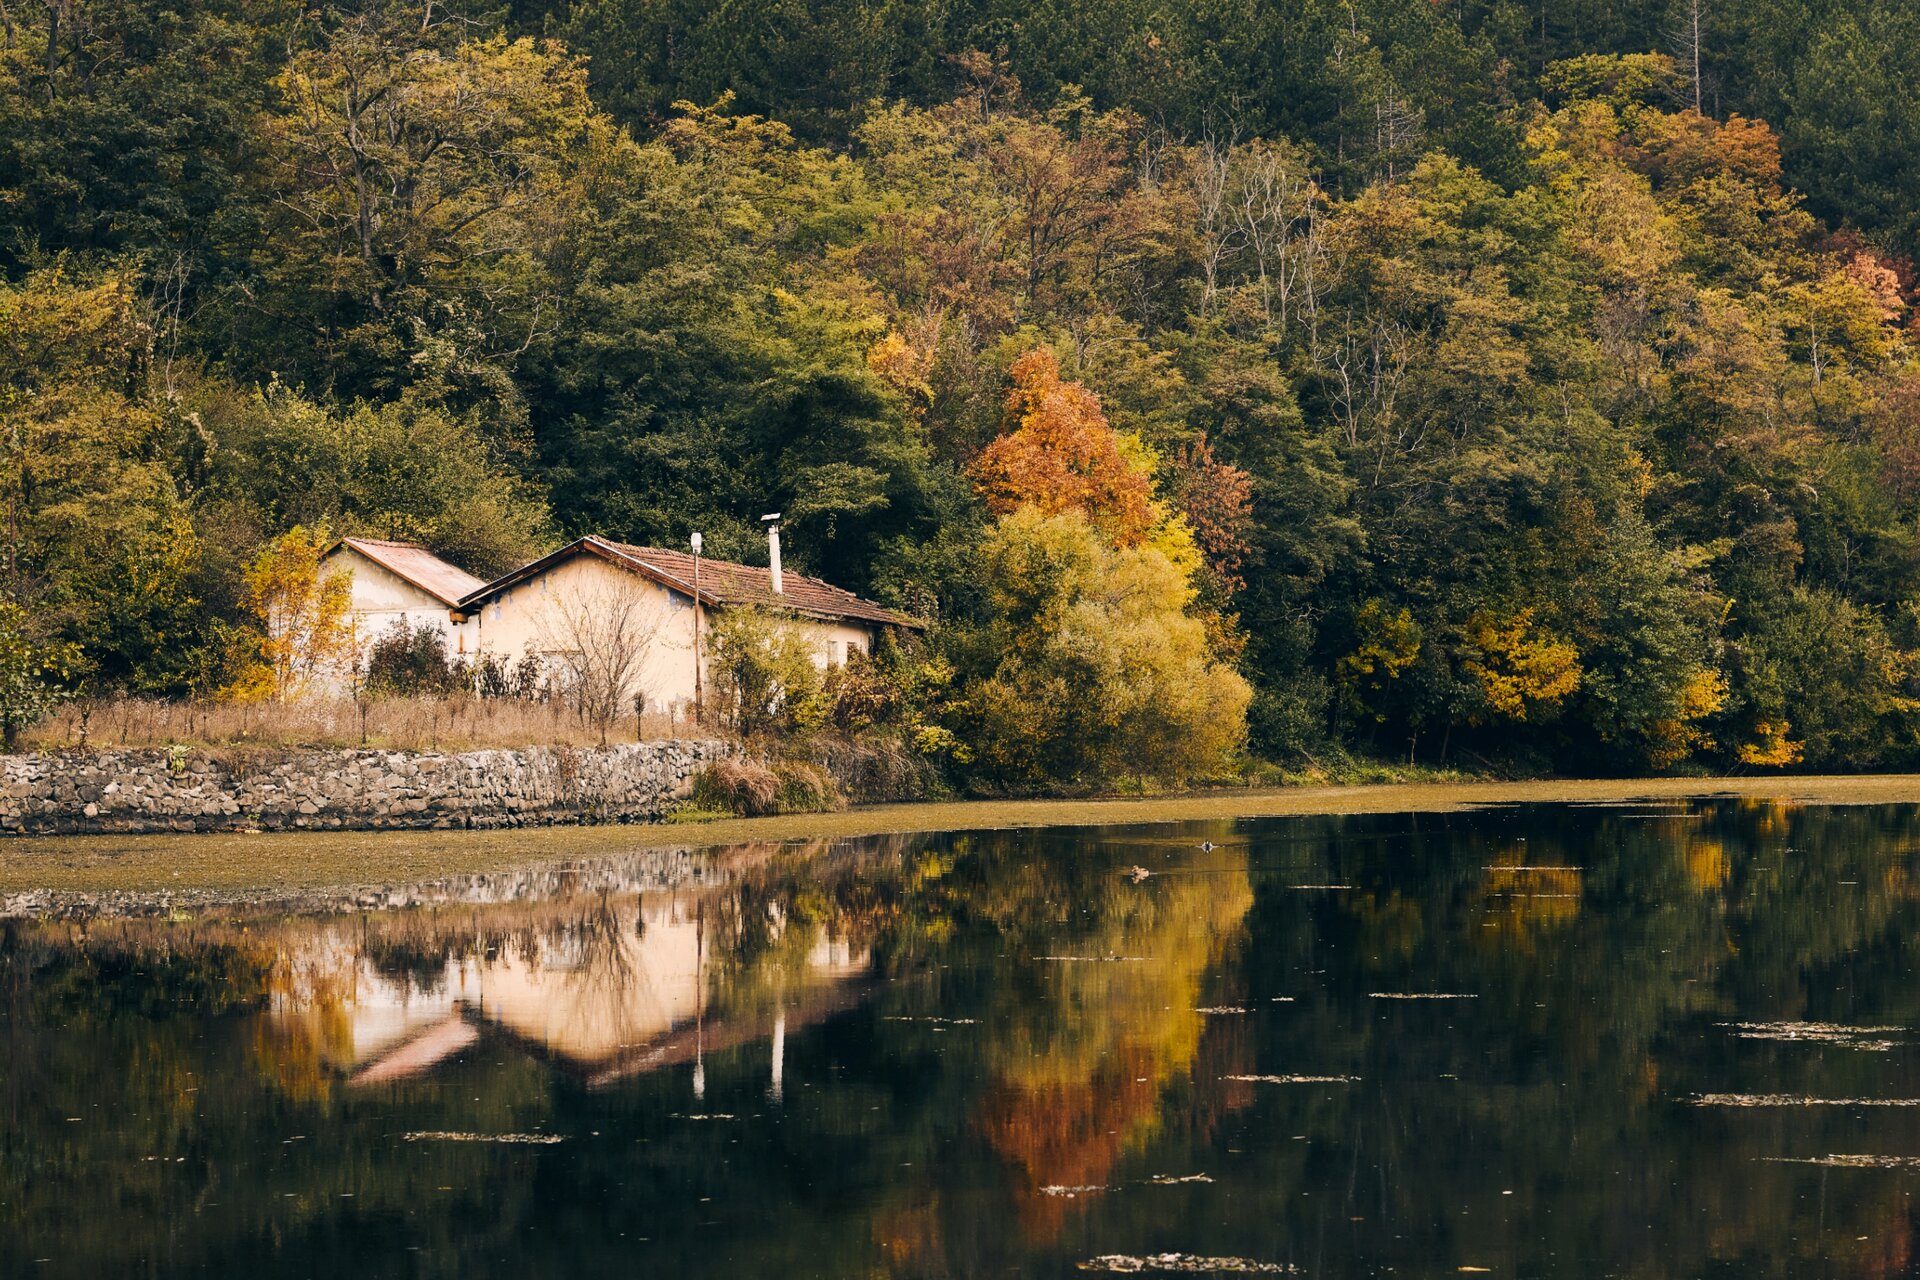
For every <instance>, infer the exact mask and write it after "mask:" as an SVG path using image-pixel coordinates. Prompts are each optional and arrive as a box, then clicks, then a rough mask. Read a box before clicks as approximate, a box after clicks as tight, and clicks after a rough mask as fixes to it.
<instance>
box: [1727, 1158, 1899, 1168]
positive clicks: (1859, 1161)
mask: <svg viewBox="0 0 1920 1280" xmlns="http://www.w3.org/2000/svg"><path fill="white" fill-rule="evenodd" d="M1761 1161H1762V1163H1765V1164H1817V1165H1820V1166H1821V1167H1823V1168H1827V1169H1920V1156H1864V1155H1850V1156H1843V1155H1832V1156H1762V1157H1761Z"/></svg>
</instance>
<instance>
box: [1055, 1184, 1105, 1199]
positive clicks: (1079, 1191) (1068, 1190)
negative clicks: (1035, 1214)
mask: <svg viewBox="0 0 1920 1280" xmlns="http://www.w3.org/2000/svg"><path fill="white" fill-rule="evenodd" d="M1105 1190H1106V1188H1105V1187H1098V1186H1095V1187H1042V1188H1040V1194H1041V1195H1043V1196H1063V1197H1065V1198H1066V1199H1069V1200H1071V1199H1073V1197H1075V1196H1090V1195H1093V1194H1095V1193H1096V1192H1100V1191H1105Z"/></svg>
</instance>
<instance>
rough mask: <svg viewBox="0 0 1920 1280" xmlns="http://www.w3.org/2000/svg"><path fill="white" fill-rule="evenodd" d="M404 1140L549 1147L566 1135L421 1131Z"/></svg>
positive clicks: (562, 1139)
mask: <svg viewBox="0 0 1920 1280" xmlns="http://www.w3.org/2000/svg"><path fill="white" fill-rule="evenodd" d="M402 1140H403V1141H406V1142H505V1143H514V1144H519V1145H523V1146H538V1147H549V1146H552V1145H553V1144H554V1143H556V1142H565V1141H566V1140H567V1139H566V1136H565V1135H564V1134H558V1133H455V1132H433V1131H422V1132H419V1133H409V1134H406V1135H404V1137H403V1139H402Z"/></svg>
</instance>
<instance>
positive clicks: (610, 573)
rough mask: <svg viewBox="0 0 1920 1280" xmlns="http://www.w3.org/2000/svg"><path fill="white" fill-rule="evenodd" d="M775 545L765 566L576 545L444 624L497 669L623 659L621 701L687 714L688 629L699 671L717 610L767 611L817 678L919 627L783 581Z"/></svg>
mask: <svg viewBox="0 0 1920 1280" xmlns="http://www.w3.org/2000/svg"><path fill="white" fill-rule="evenodd" d="M779 538H780V533H779V527H778V526H777V525H773V526H770V527H769V529H768V551H769V561H770V563H769V565H768V567H765V568H761V567H756V566H753V565H744V564H734V563H731V562H728V561H725V560H710V559H706V558H704V557H695V556H694V555H692V554H691V553H689V552H685V551H668V550H663V549H661V548H658V547H636V546H630V545H628V544H626V543H621V542H613V541H610V540H608V539H605V538H599V537H591V536H590V537H585V538H581V539H578V540H577V541H574V542H570V543H568V544H567V545H566V546H564V547H562V548H560V549H559V550H558V551H555V552H553V553H552V554H551V555H547V556H542V557H541V558H540V559H538V560H535V561H533V562H532V563H531V564H527V565H524V566H522V567H521V568H519V569H516V570H514V571H513V572H511V573H509V574H507V575H505V576H504V577H501V578H498V579H496V580H494V581H493V582H490V583H487V584H486V585H485V586H484V587H482V588H480V589H479V590H477V591H475V592H473V593H472V594H470V595H468V596H467V597H466V598H465V599H463V600H462V601H461V602H460V604H459V607H458V609H457V610H456V612H455V613H454V615H453V616H454V619H455V625H456V626H457V627H458V628H459V629H460V633H461V634H462V636H463V637H464V639H465V641H466V644H467V646H468V652H471V653H475V654H479V653H485V654H490V655H492V656H494V657H496V658H498V659H499V660H500V661H502V662H505V663H508V664H512V663H515V662H518V661H519V660H520V659H521V657H522V655H525V654H528V653H531V654H533V655H534V656H535V657H536V658H538V659H540V660H542V661H543V662H544V663H546V664H547V665H548V666H549V669H557V668H559V667H560V666H562V665H564V664H566V663H567V662H568V661H570V660H572V661H577V660H578V659H579V655H580V654H581V653H582V651H583V650H590V649H596V648H597V649H599V650H602V651H604V652H609V653H610V652H613V651H615V650H623V651H626V652H627V653H629V654H630V655H631V660H630V662H629V663H628V664H626V665H628V666H629V667H630V670H631V674H630V675H628V676H626V677H624V683H625V684H626V686H627V690H626V692H627V696H628V697H638V698H644V699H645V701H646V704H647V705H648V706H649V707H652V708H668V707H673V708H680V707H688V706H691V705H693V704H694V702H695V700H696V697H697V696H698V695H699V693H700V689H701V685H702V682H703V681H704V679H705V671H704V670H702V671H700V672H699V673H698V675H696V671H695V666H696V663H695V648H696V639H695V630H696V627H697V628H698V629H699V631H700V633H701V634H700V642H699V643H700V647H701V652H700V665H701V666H702V667H703V668H704V666H705V660H706V658H707V654H706V652H705V640H706V632H707V631H708V629H710V628H711V626H712V622H713V617H714V614H715V613H716V612H724V611H725V610H728V609H740V608H756V607H757V608H764V609H769V610H773V611H777V612H778V613H779V614H780V615H781V616H782V617H783V618H785V619H787V620H788V622H789V624H790V625H793V626H797V627H799V628H800V629H801V630H802V632H803V634H804V635H806V636H807V638H808V639H809V640H810V641H811V642H812V647H813V650H814V661H815V662H816V663H817V664H818V665H819V666H820V667H822V668H823V669H824V668H826V667H828V666H835V665H838V664H840V663H844V662H845V661H846V660H847V658H848V657H849V656H850V655H852V654H854V653H861V652H871V651H872V649H873V645H874V641H875V640H876V638H877V637H878V636H879V635H880V634H881V633H882V632H883V631H886V630H887V629H889V628H919V627H921V626H922V625H923V624H922V623H921V622H919V621H918V620H917V619H914V618H911V617H908V616H907V615H905V614H902V613H897V612H895V611H894V610H892V609H888V608H886V607H885V606H883V605H879V604H875V603H874V602H873V601H871V600H863V599H862V598H860V597H859V596H857V595H854V594H853V593H852V592H851V591H845V590H842V589H841V588H839V587H836V586H833V585H832V584H830V583H826V582H822V581H820V580H819V579H818V578H809V577H806V576H805V575H802V574H797V573H787V572H785V571H784V570H783V569H782V567H781V564H780V543H779ZM696 580H697V584H698V585H697V586H696ZM696 600H697V602H698V603H697V607H696Z"/></svg>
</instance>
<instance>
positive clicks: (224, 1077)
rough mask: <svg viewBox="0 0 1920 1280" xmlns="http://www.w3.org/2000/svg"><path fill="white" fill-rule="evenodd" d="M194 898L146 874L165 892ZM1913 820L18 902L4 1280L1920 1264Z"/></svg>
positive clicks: (610, 868)
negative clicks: (272, 902) (292, 895)
mask: <svg viewBox="0 0 1920 1280" xmlns="http://www.w3.org/2000/svg"><path fill="white" fill-rule="evenodd" d="M149 905H150V904H149ZM1917 961H1920V808H1915V807H1911V806H1895V805H1873V806H1841V807H1820V806H1794V805H1785V804H1776V803H1769V802H1762V801H1755V800H1701V801H1683V802H1671V803H1661V804H1638V805H1631V806H1620V805H1592V806H1575V805H1560V806H1555V805H1522V806H1508V807H1494V808H1487V809H1481V810H1474V811H1468V812H1457V813H1448V814H1398V815H1365V816H1348V817H1327V818H1263V819H1251V820H1242V821H1235V822H1208V823H1194V824H1188V825H1179V826H1143V827H1133V828H1113V827H1108V828H1075V829H1057V828H1056V829H1040V830H1029V831H1008V832H987V833H979V832H975V833H957V834H941V835H927V836H892V837H875V838H870V839H862V840H845V841H835V842H816V843H813V844H804V843H802V844H789V845H782V846H777V847H773V846H769V847H761V848H744V849H739V850H733V851H727V852H722V853H716V854H714V855H711V856H708V855H698V854H687V853H669V852H660V851H651V852H648V853H645V854H638V853H636V854H635V855H634V856H632V857H630V858H620V857H614V858H609V859H601V860H596V861H594V862H591V863H582V864H578V865H573V866H568V867H562V868H556V869H548V870H544V871H528V872H519V873H514V874H505V875H500V876H471V877H460V878H457V879H450V880H446V881H441V882H437V883H434V884H430V885H422V886H414V887H407V888H404V889H399V890H391V891H382V892H381V893H379V894H376V895H372V896H371V897H369V896H366V895H360V896H357V897H355V898H353V899H351V900H346V901H340V902H328V901H324V900H319V899H315V900H310V901H303V902H302V903H301V904H299V905H298V907H297V909H296V908H295V907H294V906H289V905H281V906H277V907H276V906H253V907H244V908H236V907H223V908H218V909H205V910H199V911H186V910H179V909H165V908H162V909H158V910H147V911H145V912H144V913H136V914H133V915H131V916H120V917H115V918H108V917H93V918H89V917H86V916H76V917H74V918H67V919H42V920H26V919H16V920H12V921H4V922H0V1020H3V1022H0V1275H3V1276H7V1277H14V1276H23V1277H27V1276H33V1277H37V1276H49V1277H51V1276H76V1277H77V1276H85V1277H93V1276H108V1275H112V1276H170V1275H197V1274H219V1275H242V1276H248V1277H274V1276H303V1277H304V1276H354V1277H365V1276H432V1277H441V1276H445V1277H453V1276H462V1277H471V1276H479V1275H501V1276H557V1277H570V1278H573V1280H585V1278H586V1277H597V1276H601V1275H639V1276H654V1275H657V1276H673V1277H676V1278H680V1277H687V1278H694V1277H740V1276H780V1277H894V1276H898V1277H963V1276H1012V1275H1019V1276H1029V1277H1032V1276H1041V1277H1046V1276H1085V1275H1128V1274H1140V1275H1173V1274H1180V1275H1191V1274H1201V1275H1243V1274H1254V1275H1262V1274H1265V1275H1281V1274H1297V1275H1302V1276H1324V1277H1348V1276H1440V1275H1459V1274H1480V1273H1484V1274H1488V1275H1492V1276H1517V1277H1525V1276H1567V1277H1576V1276H1577V1277H1597V1276H1609V1275H1614V1276H1633V1277H1703V1276H1716V1277H1717V1276H1725V1277H1743V1278H1745V1277H1765V1276H1783V1277H1784V1276H1819V1277H1836V1278H1837V1277H1890V1276H1914V1275H1920V1208H1917V1207H1916V1202H1915V1194H1916V1192H1920V1032H1917V1031H1916V1028H1920V980H1917V978H1920V974H1917V973H1916V962H1917Z"/></svg>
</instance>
